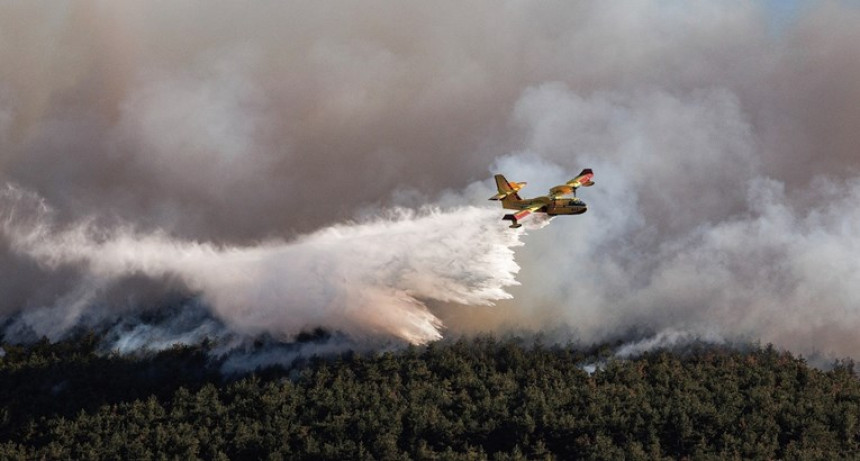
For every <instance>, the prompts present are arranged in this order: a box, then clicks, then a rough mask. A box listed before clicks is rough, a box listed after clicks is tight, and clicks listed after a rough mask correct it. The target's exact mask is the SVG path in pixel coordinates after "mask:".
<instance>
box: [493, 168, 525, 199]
mask: <svg viewBox="0 0 860 461" xmlns="http://www.w3.org/2000/svg"><path fill="white" fill-rule="evenodd" d="M495 178H496V187H497V188H498V189H499V193H498V194H496V195H494V196H492V197H490V200H501V201H502V203H505V202H507V201H508V200H509V199H510V200H522V199H521V198H520V195H519V194H518V193H517V191H518V190H520V189H522V188H523V186H525V185H526V183H524V182H513V183H512V182H508V180H507V179H505V175H501V174H497V175H496V176H495Z"/></svg>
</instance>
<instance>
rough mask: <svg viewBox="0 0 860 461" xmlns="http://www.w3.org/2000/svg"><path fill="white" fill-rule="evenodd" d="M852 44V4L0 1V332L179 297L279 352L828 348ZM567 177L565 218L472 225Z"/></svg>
mask: <svg viewBox="0 0 860 461" xmlns="http://www.w3.org/2000/svg"><path fill="white" fill-rule="evenodd" d="M857 43H860V9H858V6H857V5H856V3H853V2H824V1H822V2H811V1H810V2H805V1H791V2H772V1H764V2H741V1H737V2H734V1H729V2H710V1H667V2H651V1H644V0H641V1H637V0H631V1H622V2H569V1H541V2H525V1H510V2H476V3H468V4H463V3H461V2H445V1H443V2H431V3H427V2H383V1H367V2H349V1H333V2H320V3H308V2H266V1H264V2H255V3H254V4H253V6H250V5H245V4H242V5H240V4H236V3H233V2H226V1H224V2H221V1H214V2H212V1H209V2H190V1H179V2H171V3H169V4H167V3H149V2H121V3H115V2H100V1H79V2H54V3H51V4H50V5H48V4H42V3H30V2H15V3H11V4H6V5H2V6H0V62H3V63H4V65H3V66H2V68H0V180H2V181H3V182H4V183H5V184H6V185H5V189H4V193H3V194H2V197H0V198H2V205H3V215H2V217H3V229H4V234H3V239H2V246H0V248H2V250H0V251H1V252H2V253H0V263H2V264H0V276H2V277H0V292H2V294H3V296H2V300H0V312H3V313H4V314H3V315H4V316H5V317H6V318H7V319H8V326H7V334H9V335H12V333H11V332H13V331H14V332H16V333H15V335H24V336H26V335H27V334H31V333H35V334H36V335H41V334H48V335H50V336H52V337H61V336H62V335H63V334H65V332H67V331H69V330H70V329H72V328H74V326H75V325H95V324H100V323H102V322H105V321H108V320H109V321H111V322H114V321H116V319H119V318H123V317H125V316H134V315H137V313H139V312H140V311H141V310H153V309H158V308H159V306H160V305H163V304H164V303H165V302H166V301H165V299H168V298H165V296H167V295H166V293H171V296H174V295H175V294H176V293H196V294H199V295H200V297H201V298H202V299H203V300H204V302H205V304H206V305H207V306H209V308H210V309H211V313H212V315H213V316H214V317H216V318H217V319H219V320H220V321H222V322H224V323H225V325H226V328H227V329H228V330H231V331H234V332H239V333H242V334H257V333H259V332H261V331H262V332H268V333H271V334H274V335H275V336H277V337H281V338H284V339H288V338H289V337H290V336H291V335H293V334H295V333H296V332H297V331H300V330H302V329H305V328H312V327H314V326H316V325H321V326H326V327H329V328H334V329H339V330H343V331H345V332H346V333H347V334H352V335H355V336H362V337H364V336H371V337H375V336H382V337H395V338H401V339H405V340H408V341H415V342H422V341H427V340H432V339H434V338H438V337H439V336H440V335H444V334H447V332H460V331H474V330H480V329H486V328H500V329H502V328H508V327H509V326H511V325H515V326H518V327H528V328H535V329H540V328H544V327H545V326H547V325H556V326H557V325H560V324H561V325H566V326H567V327H569V328H570V329H571V331H572V333H571V334H572V335H574V336H576V337H577V338H578V339H583V340H587V341H593V340H602V339H607V338H613V337H619V336H623V335H626V334H630V332H631V331H634V330H636V331H639V332H640V333H641V334H646V335H647V334H660V333H661V332H663V333H664V334H665V332H667V331H670V332H684V334H690V335H704V336H708V337H711V338H713V337H719V338H748V339H758V340H762V341H764V342H774V343H776V344H777V345H780V346H784V347H789V348H794V349H797V350H799V351H801V352H804V351H824V352H827V353H830V352H832V353H837V354H845V355H847V354H854V355H858V354H860V340H858V339H857V338H856V335H854V332H855V331H857V328H858V327H860V305H858V302H860V288H857V287H860V262H858V261H860V259H858V258H856V257H855V256H854V255H856V254H857V250H858V246H860V238H858V237H856V236H855V234H856V230H857V229H858V223H860V212H858V211H857V210H856V206H854V204H855V203H856V199H857V198H858V196H860V177H859V176H858V165H860V156H858V151H857V146H858V145H860V129H858V126H860V80H858V79H857V78H856V76H857V75H860V48H858V47H857ZM584 167H591V168H593V169H594V171H595V180H596V182H597V185H596V186H595V187H592V188H590V189H587V190H583V191H582V193H581V194H580V196H581V198H583V199H584V200H585V201H586V202H587V203H589V205H590V210H589V212H588V213H587V214H585V215H583V216H580V217H563V218H557V219H554V220H553V221H552V222H551V223H550V225H548V226H546V227H543V228H540V229H532V230H528V231H526V232H527V234H520V233H517V232H514V231H509V230H508V229H507V228H505V227H504V226H505V224H504V223H502V222H501V221H498V220H497V219H498V218H500V217H501V215H502V214H503V212H502V211H501V210H497V209H495V208H491V209H490V211H488V210H487V209H486V207H491V206H493V205H497V204H496V203H489V202H488V201H487V200H486V199H487V198H488V197H489V196H491V195H493V194H494V193H495V191H494V190H493V185H492V181H491V177H492V174H493V173H496V172H503V173H505V174H506V175H507V176H508V177H509V179H511V180H517V181H528V182H529V185H528V187H527V188H526V189H525V190H524V195H537V194H542V193H544V192H545V190H546V189H547V188H548V187H551V186H552V185H555V184H556V183H558V182H563V181H565V180H568V179H570V178H571V177H573V176H574V175H575V174H576V173H578V172H579V171H580V170H581V169H582V168H584ZM398 207H399V208H398ZM422 207H429V208H424V209H422ZM403 208H405V209H406V211H404V210H403ZM397 210H399V211H397ZM536 227H540V226H536ZM482 254H484V255H486V254H493V255H495V256H494V257H492V258H483V259H482V258H479V257H478V256H477V255H482ZM172 256H175V257H172ZM237 258H238V259H237ZM514 283H519V285H515V284H514ZM451 293H455V294H454V295H452V294H451ZM506 298H509V299H506ZM169 299H175V298H169ZM495 301H498V303H497V304H496V305H495V306H483V307H481V306H482V305H485V304H487V303H492V302H495ZM345 312H346V314H344V313H345ZM106 319H108V320H106ZM111 319H112V320H111ZM22 332H23V333H22ZM16 337H17V336H16Z"/></svg>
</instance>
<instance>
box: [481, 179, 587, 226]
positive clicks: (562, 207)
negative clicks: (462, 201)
mask: <svg viewBox="0 0 860 461" xmlns="http://www.w3.org/2000/svg"><path fill="white" fill-rule="evenodd" d="M592 177H594V173H593V172H592V171H591V169H590V168H586V169H584V170H582V173H579V176H577V177H575V178H573V179H571V180H570V181H568V182H566V183H564V184H562V185H560V186H555V187H553V188H552V189H550V190H549V195H545V196H543V197H535V198H527V199H522V198H520V195H519V194H518V193H517V191H519V190H520V189H522V188H523V187H524V186H525V185H526V183H524V182H508V180H507V179H505V176H504V175H501V174H497V175H496V186H498V188H499V193H498V194H496V195H494V196H492V197H490V200H501V201H502V208H505V209H510V210H520V211H518V212H516V213H512V214H506V215H505V217H504V218H502V219H503V220H507V221H511V226H510V227H513V228H516V227H520V226H522V224H520V223H519V220H521V219H523V218H525V217H526V216H528V215H530V214H532V213H546V214H547V215H549V216H556V215H562V214H582V213H585V212H586V211H587V210H588V206H587V205H586V204H585V202H583V201H582V200H580V199H578V198H576V189H578V188H580V187H588V186H592V185H594V181H592V180H591V178H592ZM568 194H573V198H561V197H562V196H565V195H568Z"/></svg>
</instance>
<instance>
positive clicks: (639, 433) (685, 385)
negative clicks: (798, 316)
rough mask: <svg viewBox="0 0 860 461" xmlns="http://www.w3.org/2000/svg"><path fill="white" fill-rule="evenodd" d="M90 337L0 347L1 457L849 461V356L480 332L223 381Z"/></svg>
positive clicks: (859, 387)
mask: <svg viewBox="0 0 860 461" xmlns="http://www.w3.org/2000/svg"><path fill="white" fill-rule="evenodd" d="M96 343H97V339H96V338H95V337H93V336H91V335H90V336H86V337H82V338H80V339H78V340H75V341H66V342H62V343H58V344H49V343H48V342H42V343H39V344H36V345H33V346H29V347H23V346H10V345H8V344H4V345H3V350H4V351H5V355H3V356H2V358H0V405H2V407H0V459H42V458H44V459H157V458H168V459H170V458H177V459H194V458H203V459H353V458H367V459H370V458H376V459H407V458H414V459H485V458H489V459H515V458H528V459H544V458H546V459H552V458H559V459H574V458H575V459H656V458H661V457H665V458H671V459H679V458H692V459H707V458H712V459H725V458H729V459H731V458H744V459H748V458H759V459H774V458H803V459H815V458H818V459H834V458H850V457H853V456H857V453H860V425H858V420H860V381H858V379H857V377H856V376H855V375H854V371H853V363H851V362H844V363H841V364H839V365H838V366H836V367H835V368H834V369H833V370H831V371H827V372H823V371H821V370H818V369H814V368H811V367H809V366H808V365H807V364H806V363H805V362H804V360H802V359H799V358H796V357H793V356H792V355H791V354H790V353H787V352H780V351H777V350H775V349H774V348H772V347H766V348H758V347H751V348H749V349H748V350H745V351H738V350H733V349H725V348H717V347H699V348H695V349H694V350H689V351H686V352H683V353H670V352H667V351H658V352H652V353H647V354H645V355H643V356H641V357H639V358H635V359H630V360H617V359H611V358H608V357H611V354H608V353H607V351H608V350H609V349H608V348H606V347H604V348H602V349H600V348H592V349H589V350H580V349H577V348H575V347H560V346H559V347H549V346H541V345H535V344H531V343H529V344H528V345H524V344H523V343H522V342H521V341H518V340H497V339H494V338H492V337H481V338H476V339H471V340H461V341H457V342H450V343H436V344H431V345H430V346H428V347H422V348H416V347H411V348H408V349H406V350H404V351H401V352H397V353H382V354H373V355H364V356H362V355H358V354H347V355H344V356H341V357H339V358H334V359H326V360H322V359H318V360H313V361H311V362H310V363H306V364H303V365H301V366H300V367H298V368H294V369H293V370H279V369H269V370H264V371H261V372H259V373H257V374H255V375H250V376H243V377H236V376H233V377H223V376H221V374H220V373H219V372H218V367H219V363H218V361H217V360H212V359H209V358H208V353H207V350H206V346H205V345H204V346H199V347H194V348H190V347H177V348H174V349H172V350H169V351H165V352H163V353H160V354H157V355H150V356H146V357H130V356H106V357H105V356H101V355H99V354H97V353H96V352H95V344H96ZM601 357H602V358H601ZM594 363H600V366H598V367H597V370H596V371H594V372H593V373H591V374H589V373H587V372H586V371H584V370H583V368H584V365H586V364H594Z"/></svg>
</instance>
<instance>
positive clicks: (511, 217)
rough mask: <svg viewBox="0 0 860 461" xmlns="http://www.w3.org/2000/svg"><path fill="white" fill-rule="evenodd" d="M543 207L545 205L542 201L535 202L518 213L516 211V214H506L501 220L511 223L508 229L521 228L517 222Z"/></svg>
mask: <svg viewBox="0 0 860 461" xmlns="http://www.w3.org/2000/svg"><path fill="white" fill-rule="evenodd" d="M545 205H546V203H545V202H544V201H535V202H533V203H532V204H531V205H529V206H527V207H526V208H523V209H522V210H520V211H517V212H516V213H511V214H506V215H505V217H503V218H502V219H503V220H506V221H511V225H510V226H509V227H512V228H517V227H521V226H522V224H520V223H519V222H518V221H519V220H520V219H523V218H525V217H526V216H528V215H530V214H532V213H534V212H535V211H537V210H540V209H541V208H543V207H544V206H545Z"/></svg>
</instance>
